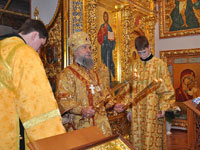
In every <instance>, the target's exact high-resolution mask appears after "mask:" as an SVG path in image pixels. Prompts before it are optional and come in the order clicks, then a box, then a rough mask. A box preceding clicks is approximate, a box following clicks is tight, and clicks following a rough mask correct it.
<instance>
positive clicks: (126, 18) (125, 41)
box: [121, 5, 131, 81]
mask: <svg viewBox="0 0 200 150" xmlns="http://www.w3.org/2000/svg"><path fill="white" fill-rule="evenodd" d="M130 16H131V9H130V7H129V6H128V5H127V6H125V7H124V9H123V10H122V18H123V19H122V31H123V32H122V33H123V34H122V40H121V41H122V54H121V56H122V61H121V81H123V80H124V79H125V75H126V74H127V73H128V68H127V67H128V60H129V59H128V58H129V55H130V45H129V33H130V26H131V23H130V22H131V20H130Z"/></svg>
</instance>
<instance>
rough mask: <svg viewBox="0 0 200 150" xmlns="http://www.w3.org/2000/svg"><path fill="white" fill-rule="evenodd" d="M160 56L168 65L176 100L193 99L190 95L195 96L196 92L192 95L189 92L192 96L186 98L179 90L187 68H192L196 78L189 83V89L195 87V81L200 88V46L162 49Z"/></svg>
mask: <svg viewBox="0 0 200 150" xmlns="http://www.w3.org/2000/svg"><path fill="white" fill-rule="evenodd" d="M160 58H161V59H163V60H164V61H165V62H166V63H167V65H168V69H169V72H170V75H171V79H172V83H173V86H174V89H175V91H176V101H177V102H182V101H185V100H189V99H191V97H190V96H193V97H194V93H192V95H191V92H188V93H189V95H190V96H187V95H186V96H185V99H183V98H180V96H178V95H179V93H178V92H179V91H180V90H179V89H180V87H181V84H182V82H181V81H183V80H182V78H181V76H182V77H183V72H184V71H185V70H187V69H189V70H192V71H193V72H194V75H195V77H194V80H193V81H192V82H191V83H190V84H187V85H188V91H192V88H194V87H195V85H194V83H195V82H196V83H197V87H198V88H200V70H199V68H200V48H197V49H181V50H170V51H160ZM181 74H182V75H181ZM185 74H186V73H185ZM187 74H188V73H187ZM190 74H193V73H190Z"/></svg>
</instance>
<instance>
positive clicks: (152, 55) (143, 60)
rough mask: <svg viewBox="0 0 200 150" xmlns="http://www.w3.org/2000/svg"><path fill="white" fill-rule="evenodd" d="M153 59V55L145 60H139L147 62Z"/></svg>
mask: <svg viewBox="0 0 200 150" xmlns="http://www.w3.org/2000/svg"><path fill="white" fill-rule="evenodd" d="M152 58H153V55H152V54H151V55H150V56H149V57H147V58H146V59H142V58H140V60H141V61H149V60H151V59H152Z"/></svg>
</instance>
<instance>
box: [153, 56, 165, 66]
mask: <svg viewBox="0 0 200 150" xmlns="http://www.w3.org/2000/svg"><path fill="white" fill-rule="evenodd" d="M153 59H154V60H155V61H157V62H158V63H161V64H166V63H165V62H164V61H163V60H162V59H161V58H158V57H156V56H154V57H153Z"/></svg>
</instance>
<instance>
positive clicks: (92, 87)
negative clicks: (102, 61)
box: [89, 84, 95, 94]
mask: <svg viewBox="0 0 200 150" xmlns="http://www.w3.org/2000/svg"><path fill="white" fill-rule="evenodd" d="M89 89H90V90H91V91H92V94H94V93H95V92H94V89H95V87H94V85H93V84H91V85H90V87H89Z"/></svg>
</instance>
